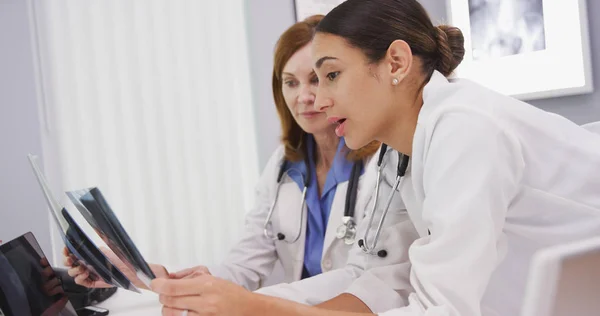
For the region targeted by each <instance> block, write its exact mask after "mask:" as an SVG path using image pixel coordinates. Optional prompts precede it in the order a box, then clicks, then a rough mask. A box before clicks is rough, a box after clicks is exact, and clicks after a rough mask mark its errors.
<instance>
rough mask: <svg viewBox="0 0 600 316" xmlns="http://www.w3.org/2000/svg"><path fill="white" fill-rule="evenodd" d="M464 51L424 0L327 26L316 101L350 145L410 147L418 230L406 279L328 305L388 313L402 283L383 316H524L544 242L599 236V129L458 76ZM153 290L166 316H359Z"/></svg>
mask: <svg viewBox="0 0 600 316" xmlns="http://www.w3.org/2000/svg"><path fill="white" fill-rule="evenodd" d="M464 52H465V50H464V47H463V35H462V33H461V31H460V30H459V29H457V28H454V27H450V26H439V27H435V26H433V25H432V22H431V20H430V19H429V17H428V16H427V13H426V12H425V10H424V9H423V8H422V7H421V5H420V4H419V3H418V2H417V1H415V0H372V1H364V0H348V1H346V2H344V3H342V4H341V5H340V6H338V7H337V8H335V9H334V10H333V11H332V12H330V13H329V14H328V15H327V16H326V17H325V18H324V19H323V21H322V22H321V23H320V24H319V26H318V27H317V33H316V35H315V38H314V40H313V53H312V54H313V62H314V68H315V72H316V73H317V76H318V77H319V89H318V90H317V94H316V95H317V99H316V101H315V104H316V108H317V109H318V110H320V111H323V112H325V113H326V114H327V117H328V119H329V121H330V122H332V123H337V124H338V127H337V128H336V133H337V135H338V136H340V137H342V136H343V137H345V139H346V143H347V145H348V147H350V148H360V147H361V146H363V145H364V144H367V143H369V142H371V141H373V140H377V141H381V142H383V143H386V144H388V145H390V146H391V147H392V148H394V149H396V150H397V151H399V152H400V153H402V154H403V155H404V157H403V160H406V162H407V165H406V166H407V168H406V170H405V175H404V177H402V178H403V180H402V181H401V184H400V185H399V188H400V192H401V195H402V199H403V201H404V202H405V204H406V207H407V211H408V214H409V215H410V219H411V221H412V223H413V224H414V226H415V228H416V229H417V231H418V233H419V237H420V238H419V239H417V240H416V241H414V243H412V245H411V246H410V248H409V250H408V255H409V260H410V263H411V265H412V268H411V269H410V273H409V274H405V271H406V270H397V271H396V272H394V271H393V270H389V271H388V272H389V273H388V274H383V275H380V276H379V277H380V278H381V283H379V286H378V287H373V288H369V289H368V290H369V292H370V293H371V294H368V295H365V296H363V297H358V296H340V297H338V298H336V299H334V301H335V302H334V304H332V302H329V303H330V304H329V305H328V307H329V308H333V309H338V310H339V309H344V310H350V311H356V312H367V313H368V312H369V310H371V311H375V312H379V311H381V310H380V306H378V305H381V304H384V303H385V302H382V301H377V300H376V299H374V297H376V296H378V295H384V296H385V295H387V294H386V293H389V292H390V291H397V296H402V297H405V298H407V302H406V304H404V302H402V300H398V302H401V303H403V304H398V305H397V306H394V307H395V308H394V309H391V310H390V311H388V312H384V313H382V314H380V315H386V316H387V315H389V316H400V315H402V316H408V315H411V316H417V315H427V316H433V315H452V316H479V315H518V314H519V311H520V307H521V304H522V302H521V300H522V298H523V294H524V286H525V284H524V283H525V280H526V276H527V272H528V268H529V261H530V258H531V256H532V255H533V254H534V253H535V252H536V250H538V249H540V248H543V247H545V246H548V245H552V244H557V243H562V242H566V241H571V240H576V239H581V238H586V237H591V236H598V235H600V173H599V172H600V136H598V135H597V134H593V133H591V132H589V131H587V130H585V129H583V128H581V127H580V126H578V125H576V124H575V123H573V122H571V121H569V120H567V119H565V118H563V117H561V116H558V115H555V114H551V113H547V112H544V111H542V110H540V109H537V108H535V107H533V106H530V105H528V104H526V103H524V102H521V101H518V100H516V99H513V98H511V97H507V96H504V95H501V94H498V93H496V92H494V91H491V90H488V89H486V88H484V87H482V86H479V85H477V84H476V83H473V82H470V81H467V80H457V81H449V80H448V79H447V77H448V76H449V75H450V74H451V73H452V71H453V70H454V69H455V68H456V67H457V65H458V64H459V63H460V62H461V60H462V58H463V55H464ZM557 62H560V61H557ZM549 67H551V65H549ZM516 75H518V74H516ZM557 75H558V74H557ZM506 80H510V78H506ZM403 169H404V168H403ZM377 213H379V214H382V213H381V212H377ZM376 216H381V215H376ZM366 222H368V221H367V220H365V221H363V223H366ZM375 231H376V229H372V234H371V235H370V236H373V237H372V238H376V236H375V235H376V234H375ZM397 264H398V265H397V266H398V267H400V266H401V262H398V263H397ZM367 272H368V271H367ZM325 276H326V275H323V276H321V277H320V280H321V286H327V285H326V284H327V279H326V278H325ZM403 278H404V279H409V280H410V282H409V284H408V286H407V284H406V283H403V282H400V281H401V280H402V279H403ZM154 289H155V290H156V291H157V292H159V293H162V294H163V297H162V301H163V302H164V304H165V311H166V312H165V313H166V314H167V315H169V313H171V311H172V310H184V309H188V310H190V311H193V312H194V313H197V314H199V315H205V311H207V310H210V311H212V312H213V314H211V315H258V314H260V315H331V316H333V315H352V314H347V313H345V312H333V311H327V310H323V309H318V308H310V307H306V306H301V305H297V304H294V303H291V302H288V301H284V300H281V299H274V298H270V297H266V296H260V295H257V294H251V293H247V292H245V291H243V290H240V289H238V288H237V287H236V286H234V285H231V284H229V283H227V282H224V281H221V280H217V279H214V278H210V277H202V278H198V279H197V280H185V282H184V281H180V282H177V281H163V280H160V281H156V282H155V283H154ZM361 301H362V302H364V303H366V305H367V306H364V305H361V304H359V303H360V302H361ZM223 302H227V303H226V304H224V303H223ZM368 302H375V304H374V305H372V304H371V305H370V304H369V303H368ZM349 307H350V308H349Z"/></svg>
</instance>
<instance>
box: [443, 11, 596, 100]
mask: <svg viewBox="0 0 600 316" xmlns="http://www.w3.org/2000/svg"><path fill="white" fill-rule="evenodd" d="M594 1H596V0H594ZM447 3H448V16H449V24H451V25H454V26H457V27H459V28H460V29H461V30H462V31H463V34H464V36H465V58H464V60H463V62H462V63H461V65H460V66H459V67H458V68H457V70H456V73H455V74H456V77H459V78H468V79H471V80H473V81H476V82H478V83H480V84H482V85H484V86H487V87H489V88H491V89H494V90H496V91H499V92H501V93H504V94H508V95H512V96H515V97H517V98H519V99H522V100H531V99H540V98H549V97H557V96H564V95H574V94H583V93H590V92H592V91H593V84H592V66H591V59H590V44H589V34H588V19H587V7H586V0H568V1H564V0H502V1H490V0H447Z"/></svg>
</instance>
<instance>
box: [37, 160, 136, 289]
mask: <svg viewBox="0 0 600 316" xmlns="http://www.w3.org/2000/svg"><path fill="white" fill-rule="evenodd" d="M37 161H38V158H37V157H36V156H33V155H29V162H30V164H31V167H32V168H33V172H34V173H35V176H36V177H37V181H38V183H39V184H40V187H41V188H42V191H43V193H44V197H45V198H46V202H47V203H48V207H49V208H50V213H51V214H52V217H53V218H54V220H55V221H56V224H57V225H58V230H59V232H60V234H61V237H62V239H63V242H64V244H65V246H67V248H68V249H69V251H70V252H71V253H72V254H73V255H75V257H76V258H77V263H78V264H80V265H84V266H85V267H86V268H87V269H88V270H89V271H90V278H91V279H92V280H99V279H102V280H103V281H104V282H106V283H108V284H111V285H114V286H117V287H121V288H124V289H127V290H130V291H134V292H138V293H139V292H140V290H139V289H138V288H137V287H135V285H133V283H131V281H130V280H129V279H128V278H127V277H126V276H125V275H124V274H123V273H122V272H121V271H120V270H119V269H118V268H117V267H115V266H114V265H113V264H112V263H111V262H110V260H108V258H106V256H104V254H103V253H102V251H100V249H98V247H96V245H95V244H94V243H93V242H92V240H91V239H90V238H89V237H88V236H87V235H86V234H85V232H83V230H82V229H81V227H79V225H77V223H76V222H75V220H74V219H73V217H71V215H70V214H69V212H67V210H66V209H65V208H64V207H63V206H61V205H60V203H59V202H58V199H57V198H56V196H55V195H53V194H52V192H51V191H50V187H49V186H48V182H47V181H46V178H45V177H44V175H43V173H42V172H41V170H40V168H39V166H38V163H37Z"/></svg>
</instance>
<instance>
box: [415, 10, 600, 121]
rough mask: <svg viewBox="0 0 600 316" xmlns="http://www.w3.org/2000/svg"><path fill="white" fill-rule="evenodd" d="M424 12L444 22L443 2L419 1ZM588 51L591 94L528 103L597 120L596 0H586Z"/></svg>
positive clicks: (599, 55)
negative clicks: (590, 60)
mask: <svg viewBox="0 0 600 316" xmlns="http://www.w3.org/2000/svg"><path fill="white" fill-rule="evenodd" d="M420 2H421V3H422V4H423V6H424V7H425V9H427V10H428V12H429V14H430V16H431V19H432V20H433V21H434V22H443V21H447V18H446V16H447V7H446V5H445V3H446V2H445V1H441V0H420ZM587 9H588V20H589V32H590V49H591V53H592V67H593V68H592V69H593V70H592V76H593V77H594V79H595V80H594V88H595V91H594V93H590V94H582V95H575V96H567V97H560V98H550V99H540V100H532V101H529V103H530V104H532V105H535V106H537V107H539V108H541V109H544V110H546V111H549V112H554V113H557V114H560V115H562V116H564V117H566V118H568V119H570V120H572V121H574V122H576V123H578V124H584V123H589V122H594V121H600V88H599V87H598V82H599V80H600V78H599V76H600V19H597V18H596V17H597V16H598V14H600V1H597V0H587Z"/></svg>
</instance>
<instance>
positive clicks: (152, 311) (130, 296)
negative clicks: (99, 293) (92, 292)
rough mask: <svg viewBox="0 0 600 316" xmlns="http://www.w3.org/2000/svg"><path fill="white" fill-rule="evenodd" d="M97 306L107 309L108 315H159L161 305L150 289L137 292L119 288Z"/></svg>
mask: <svg viewBox="0 0 600 316" xmlns="http://www.w3.org/2000/svg"><path fill="white" fill-rule="evenodd" d="M98 307H101V308H106V309H108V310H109V311H110V312H109V316H124V315H128V316H142V315H144V316H161V315H162V313H161V311H162V305H161V304H160V303H159V302H158V295H157V294H156V293H153V292H150V291H142V294H138V293H135V292H131V291H126V290H123V289H119V290H118V291H117V293H115V294H114V295H113V296H112V297H111V298H109V299H107V300H106V301H104V302H102V303H100V304H98Z"/></svg>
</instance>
